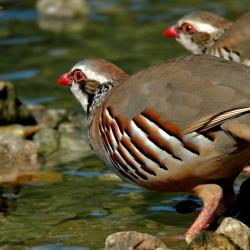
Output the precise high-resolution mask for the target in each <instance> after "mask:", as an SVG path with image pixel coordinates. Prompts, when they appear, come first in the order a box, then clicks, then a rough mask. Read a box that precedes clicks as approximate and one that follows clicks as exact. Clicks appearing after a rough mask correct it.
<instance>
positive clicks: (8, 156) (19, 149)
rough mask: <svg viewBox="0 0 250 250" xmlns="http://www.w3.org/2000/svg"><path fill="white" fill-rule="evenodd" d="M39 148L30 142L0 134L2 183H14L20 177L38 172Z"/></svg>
mask: <svg viewBox="0 0 250 250" xmlns="http://www.w3.org/2000/svg"><path fill="white" fill-rule="evenodd" d="M37 155H38V153H37V147H36V145H35V144H34V143H33V142H32V141H29V140H23V139H21V138H20V137H17V136H13V135H10V134H0V159H1V164H0V173H1V175H0V183H9V182H14V181H15V180H17V179H18V177H19V176H23V175H26V174H28V173H31V172H35V171H38V170H39V169H40V164H39V162H38V157H37Z"/></svg>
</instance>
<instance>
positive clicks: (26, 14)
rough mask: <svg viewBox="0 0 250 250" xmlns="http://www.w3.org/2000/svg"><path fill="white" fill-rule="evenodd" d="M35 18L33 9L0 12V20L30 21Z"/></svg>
mask: <svg viewBox="0 0 250 250" xmlns="http://www.w3.org/2000/svg"><path fill="white" fill-rule="evenodd" d="M35 19H37V13H36V11H35V10H5V11H1V12H0V21H12V20H21V21H31V20H35Z"/></svg>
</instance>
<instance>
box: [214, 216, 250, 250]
mask: <svg viewBox="0 0 250 250" xmlns="http://www.w3.org/2000/svg"><path fill="white" fill-rule="evenodd" d="M216 233H218V234H223V235H225V236H227V237H229V238H230V239H231V240H232V241H233V242H234V243H235V244H237V245H238V246H240V247H241V249H243V250H249V249H250V228H249V227H248V226H246V225H245V224H243V223H242V222H240V221H238V220H236V219H233V218H229V217H228V218H225V219H224V220H223V221H222V223H221V224H220V226H219V227H218V228H217V230H216Z"/></svg>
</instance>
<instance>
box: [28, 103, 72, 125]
mask: <svg viewBox="0 0 250 250" xmlns="http://www.w3.org/2000/svg"><path fill="white" fill-rule="evenodd" d="M28 109H29V110H30V111H31V113H32V115H33V117H34V119H35V120H36V122H37V123H38V124H39V125H40V126H43V127H49V128H56V127H57V126H58V125H59V124H60V123H61V122H62V121H63V120H65V119H66V118H67V111H66V110H65V109H47V108H46V107H44V106H42V105H29V106H28Z"/></svg>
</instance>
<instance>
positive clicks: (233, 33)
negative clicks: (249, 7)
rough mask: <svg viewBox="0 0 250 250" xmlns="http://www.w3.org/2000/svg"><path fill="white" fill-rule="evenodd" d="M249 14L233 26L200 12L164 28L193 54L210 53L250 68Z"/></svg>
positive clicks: (222, 19) (166, 35)
mask: <svg viewBox="0 0 250 250" xmlns="http://www.w3.org/2000/svg"><path fill="white" fill-rule="evenodd" d="M249 25H250V12H249V13H246V14H245V15H243V16H242V17H240V18H239V19H238V20H237V21H235V22H234V23H232V22H230V21H228V20H227V19H225V18H223V17H220V16H217V15H215V14H212V13H210V12H205V11H198V12H193V13H191V14H188V15H186V16H184V17H183V18H181V19H180V20H179V21H178V22H177V24H175V25H173V26H171V27H170V28H167V29H165V31H164V36H165V37H167V38H176V40H177V41H178V42H179V43H181V44H182V45H183V46H184V47H185V48H186V49H187V50H189V51H190V52H191V53H193V54H210V55H213V56H217V57H221V58H224V59H226V60H231V61H235V62H240V63H243V64H246V65H250V60H249V59H250V48H249V47H250V46H249V43H250V29H249Z"/></svg>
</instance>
